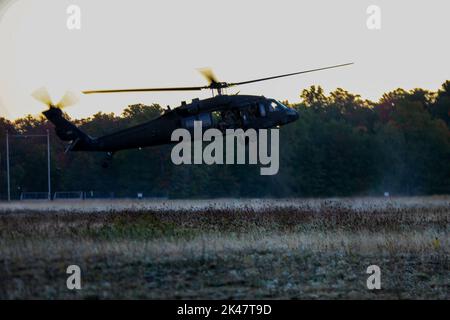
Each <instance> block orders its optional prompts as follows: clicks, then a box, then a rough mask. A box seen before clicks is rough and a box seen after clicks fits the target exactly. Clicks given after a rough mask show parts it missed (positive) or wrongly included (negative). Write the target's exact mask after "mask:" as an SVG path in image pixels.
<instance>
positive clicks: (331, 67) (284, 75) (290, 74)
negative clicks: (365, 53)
mask: <svg viewBox="0 0 450 320" xmlns="http://www.w3.org/2000/svg"><path fill="white" fill-rule="evenodd" d="M351 64H353V62H350V63H344V64H338V65H334V66H330V67H324V68H318V69H311V70H304V71H299V72H293V73H287V74H282V75H279V76H273V77H267V78H260V79H255V80H248V81H242V82H234V83H228V86H230V87H231V86H239V85H241V84H247V83H253V82H259V81H266V80H272V79H277V78H283V77H289V76H294V75H297V74H303V73H309V72H314V71H320V70H326V69H333V68H339V67H344V66H349V65H351Z"/></svg>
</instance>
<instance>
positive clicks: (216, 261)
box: [0, 197, 450, 299]
mask: <svg viewBox="0 0 450 320" xmlns="http://www.w3.org/2000/svg"><path fill="white" fill-rule="evenodd" d="M449 220H450V198H449V197H414V198H390V199H384V198H347V199H322V200H314V199H305V200H257V199H253V200H231V199H221V200H209V201H208V200H198V201H194V200H192V201H186V200H174V201H157V200H155V201H146V200H143V201H132V200H129V201H127V200H123V201H120V200H116V201H78V202H70V201H65V202H63V201H53V202H51V203H49V202H45V201H44V202H39V201H37V202H13V203H4V204H1V205H0V298H1V299H58V298H63V299H110V298H119V299H122V298H124V299H132V298H137V299H142V298H149V299H161V298H169V299H184V298H190V299H191V298H193V299H217V298H225V299H228V298H230V299H245V298H247V299H248V298H250V299H252V298H256V299H449V297H450V295H449V292H450V290H449V289H450V277H449V270H450V268H449V267H450V264H449ZM72 264H76V265H79V266H80V267H81V270H82V289H81V290H75V291H71V290H68V289H67V287H66V279H67V276H68V275H67V274H66V268H67V266H68V265H72ZM373 264H375V265H378V266H379V267H380V268H381V287H382V288H381V290H368V289H367V287H366V280H367V277H368V276H369V275H368V274H367V273H366V269H367V267H368V266H369V265H373Z"/></svg>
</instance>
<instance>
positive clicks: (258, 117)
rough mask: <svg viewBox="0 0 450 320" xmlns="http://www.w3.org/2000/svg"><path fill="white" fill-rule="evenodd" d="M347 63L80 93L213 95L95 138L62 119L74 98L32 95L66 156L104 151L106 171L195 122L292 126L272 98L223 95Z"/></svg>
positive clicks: (223, 126)
mask: <svg viewBox="0 0 450 320" xmlns="http://www.w3.org/2000/svg"><path fill="white" fill-rule="evenodd" d="M351 64H353V63H345V64H339V65H333V66H328V67H322V68H316V69H310V70H303V71H299V72H293V73H288V74H282V75H277V76H271V77H265V78H259V79H253V80H247V81H241V82H231V83H228V82H221V81H218V79H217V77H216V76H215V75H214V73H213V71H212V70H211V69H208V68H206V69H199V71H200V72H201V73H202V75H203V76H204V77H205V78H206V80H207V81H208V82H209V84H208V85H206V86H192V87H162V88H142V89H113V90H88V91H83V92H82V93H83V94H105V93H125V92H155V91H200V90H205V89H207V90H208V89H209V90H211V91H212V97H211V98H207V99H202V100H200V99H199V98H195V99H193V100H192V101H191V102H190V103H186V102H185V101H183V102H181V105H180V106H178V107H176V108H174V109H170V107H168V108H167V109H166V110H165V111H164V113H163V114H162V115H161V116H159V117H158V118H156V119H153V120H150V121H148V122H145V123H142V124H139V125H136V126H133V127H130V128H126V129H123V130H119V131H117V132H113V133H110V134H107V135H104V136H101V137H96V138H94V137H91V136H89V135H88V134H86V133H85V132H83V131H82V130H80V128H78V127H77V126H76V125H75V124H73V123H71V122H70V121H69V120H67V119H66V118H65V117H64V115H63V112H62V110H61V109H62V108H64V107H66V106H69V105H72V104H74V103H75V102H76V98H75V96H74V95H73V93H70V92H68V93H66V94H65V95H64V96H63V98H62V99H61V101H60V102H59V103H57V104H53V103H52V101H51V99H50V96H49V94H48V92H47V91H46V89H45V88H41V89H38V90H36V91H35V92H34V93H33V94H32V96H33V97H34V98H36V99H37V100H39V101H41V102H43V103H44V104H46V105H47V106H48V109H47V110H46V111H44V112H42V113H43V115H44V116H45V117H46V118H47V119H48V120H49V121H50V122H51V123H53V125H54V126H55V132H56V135H57V136H58V137H59V138H60V139H61V140H63V141H68V142H69V143H68V145H67V146H66V152H68V151H97V152H105V153H106V158H105V160H104V162H103V163H102V166H103V167H105V168H106V167H108V166H109V163H110V162H111V160H112V157H113V155H114V153H116V152H118V151H120V150H126V149H135V148H139V149H140V148H144V147H150V146H158V145H164V144H172V143H173V141H172V140H171V135H172V132H173V131H174V130H176V129H178V128H184V129H187V130H189V131H193V129H194V122H196V121H201V123H202V128H203V129H209V128H216V129H219V130H220V131H222V132H225V131H226V130H227V129H238V128H242V129H244V130H245V129H250V128H252V129H269V128H275V127H280V126H282V125H285V124H288V123H291V122H294V121H296V120H297V119H298V118H299V114H298V113H297V111H296V110H295V109H293V108H290V107H288V106H286V105H284V104H282V103H281V102H279V101H277V100H275V99H271V98H266V97H264V96H254V95H240V94H234V95H228V94H225V93H224V90H225V89H227V88H230V87H236V86H240V85H245V84H250V83H255V82H261V81H267V80H273V79H277V78H283V77H289V76H294V75H299V74H305V73H310V72H316V71H321V70H326V69H332V68H338V67H344V66H348V65H351Z"/></svg>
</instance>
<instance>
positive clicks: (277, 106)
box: [269, 100, 287, 111]
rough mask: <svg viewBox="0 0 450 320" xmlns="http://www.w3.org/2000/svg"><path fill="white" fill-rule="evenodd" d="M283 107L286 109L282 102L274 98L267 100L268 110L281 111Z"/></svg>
mask: <svg viewBox="0 0 450 320" xmlns="http://www.w3.org/2000/svg"><path fill="white" fill-rule="evenodd" d="M284 109H287V107H286V106H285V105H284V104H282V103H280V102H278V101H276V100H269V111H282V110H284Z"/></svg>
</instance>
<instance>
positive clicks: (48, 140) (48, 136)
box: [47, 129, 52, 200]
mask: <svg viewBox="0 0 450 320" xmlns="http://www.w3.org/2000/svg"><path fill="white" fill-rule="evenodd" d="M47 161H48V164H47V166H48V168H47V170H48V172H47V180H48V200H51V199H52V185H51V182H50V181H51V180H50V170H51V167H50V132H49V131H48V129H47Z"/></svg>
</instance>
